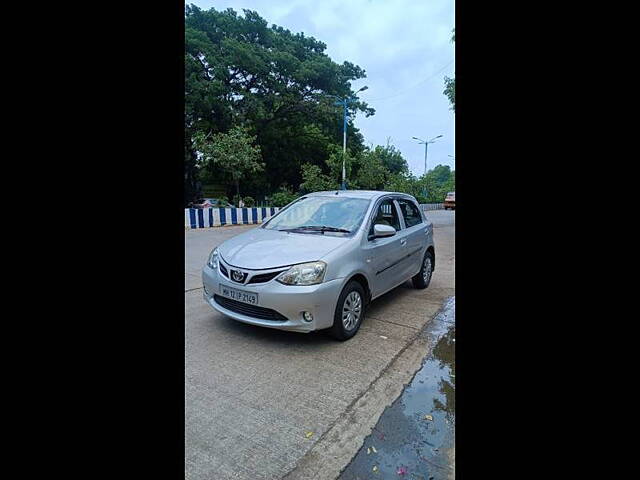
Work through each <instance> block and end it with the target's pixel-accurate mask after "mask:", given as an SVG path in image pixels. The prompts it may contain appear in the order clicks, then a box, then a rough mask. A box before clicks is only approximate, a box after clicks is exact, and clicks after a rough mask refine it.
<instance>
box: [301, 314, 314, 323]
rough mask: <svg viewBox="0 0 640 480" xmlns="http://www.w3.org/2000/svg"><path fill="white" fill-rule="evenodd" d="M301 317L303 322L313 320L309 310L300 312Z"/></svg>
mask: <svg viewBox="0 0 640 480" xmlns="http://www.w3.org/2000/svg"><path fill="white" fill-rule="evenodd" d="M302 318H304V321H305V322H312V321H313V315H312V314H311V312H302Z"/></svg>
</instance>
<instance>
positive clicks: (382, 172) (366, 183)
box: [356, 147, 391, 190]
mask: <svg viewBox="0 0 640 480" xmlns="http://www.w3.org/2000/svg"><path fill="white" fill-rule="evenodd" d="M376 148H378V147H376ZM390 174H391V172H390V171H389V169H388V168H387V167H385V165H384V164H383V163H382V159H381V158H380V156H379V155H378V154H376V152H375V151H373V152H367V153H365V154H363V155H362V160H361V165H360V168H359V170H358V174H357V177H356V182H357V184H358V186H359V188H361V189H364V190H382V189H383V188H384V184H385V181H386V179H387V177H388V176H389V175H390Z"/></svg>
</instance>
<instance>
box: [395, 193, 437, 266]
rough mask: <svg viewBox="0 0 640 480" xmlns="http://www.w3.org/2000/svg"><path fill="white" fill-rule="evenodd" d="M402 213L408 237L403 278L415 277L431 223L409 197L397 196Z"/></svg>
mask: <svg viewBox="0 0 640 480" xmlns="http://www.w3.org/2000/svg"><path fill="white" fill-rule="evenodd" d="M396 202H397V203H398V208H399V209H400V215H401V217H402V220H404V227H405V228H404V230H403V232H404V233H403V238H404V239H406V244H405V245H404V246H405V249H406V256H407V257H406V260H405V262H404V265H403V269H402V276H403V279H407V278H410V277H413V276H414V275H415V274H416V273H418V272H419V271H420V268H421V266H422V257H423V256H424V251H425V248H426V246H427V243H428V242H427V240H428V235H429V233H430V231H431V228H430V224H429V223H428V222H426V221H425V220H424V216H423V215H422V212H421V211H420V207H418V205H416V203H415V202H413V201H412V200H410V199H408V198H397V199H396Z"/></svg>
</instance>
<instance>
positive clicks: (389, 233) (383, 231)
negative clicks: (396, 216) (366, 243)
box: [373, 223, 396, 238]
mask: <svg viewBox="0 0 640 480" xmlns="http://www.w3.org/2000/svg"><path fill="white" fill-rule="evenodd" d="M395 234H396V229H395V228H393V227H392V226H390V225H383V224H381V223H376V224H375V225H374V226H373V238H385V237H393V236H394V235H395Z"/></svg>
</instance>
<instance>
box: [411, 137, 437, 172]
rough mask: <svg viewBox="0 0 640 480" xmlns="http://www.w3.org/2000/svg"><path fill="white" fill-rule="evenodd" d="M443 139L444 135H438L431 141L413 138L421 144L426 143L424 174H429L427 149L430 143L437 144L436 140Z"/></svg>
mask: <svg viewBox="0 0 640 480" xmlns="http://www.w3.org/2000/svg"><path fill="white" fill-rule="evenodd" d="M440 137H442V135H438V136H437V137H433V138H432V139H431V140H422V139H421V138H418V137H412V138H413V139H414V140H418V142H419V143H420V144H423V143H424V174H425V175H426V174H427V148H428V147H429V144H430V143H436V139H438V138H440Z"/></svg>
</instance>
